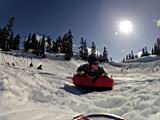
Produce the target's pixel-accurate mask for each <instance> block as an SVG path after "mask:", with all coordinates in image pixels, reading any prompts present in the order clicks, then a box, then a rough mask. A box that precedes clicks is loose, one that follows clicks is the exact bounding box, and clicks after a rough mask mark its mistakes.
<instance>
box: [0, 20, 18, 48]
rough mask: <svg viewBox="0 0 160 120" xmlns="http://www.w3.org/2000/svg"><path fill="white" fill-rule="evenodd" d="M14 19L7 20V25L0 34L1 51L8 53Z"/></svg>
mask: <svg viewBox="0 0 160 120" xmlns="http://www.w3.org/2000/svg"><path fill="white" fill-rule="evenodd" d="M14 21H15V18H14V17H11V18H10V19H9V20H8V24H7V25H6V26H5V27H4V28H3V29H2V30H1V32H0V47H1V48H2V50H5V51H8V50H9V49H10V44H9V43H10V38H11V35H12V33H13V30H12V27H13V24H14Z"/></svg>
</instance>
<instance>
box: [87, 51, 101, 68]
mask: <svg viewBox="0 0 160 120" xmlns="http://www.w3.org/2000/svg"><path fill="white" fill-rule="evenodd" d="M88 63H89V64H90V65H92V64H95V63H99V61H98V59H97V57H96V56H95V55H92V54H91V55H89V57H88Z"/></svg>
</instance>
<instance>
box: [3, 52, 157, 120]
mask: <svg viewBox="0 0 160 120" xmlns="http://www.w3.org/2000/svg"><path fill="white" fill-rule="evenodd" d="M17 54H19V56H18V55H17ZM4 57H5V59H7V60H12V61H13V62H14V63H15V66H12V65H11V64H10V65H6V64H3V65H0V68H1V69H0V119H2V120H11V119H12V120H21V119H23V120H28V119H29V120H44V119H45V120H53V119H54V120H70V119H71V118H72V117H73V116H76V115H79V114H81V113H93V112H94V113H95V112H98V113H100V112H102V113H113V114H116V115H120V116H122V117H124V118H126V119H128V120H159V118H160V97H159V96H160V87H159V86H160V79H159V78H160V74H159V71H158V70H157V71H154V72H153V71H152V70H155V69H156V68H159V64H160V62H159V60H156V61H155V62H148V63H143V62H141V63H140V62H139V63H137V62H134V63H110V64H103V66H104V67H105V68H106V70H107V71H108V72H109V74H110V75H113V79H114V80H115V86H114V88H113V90H112V91H103V92H92V93H87V94H81V93H80V94H78V95H77V94H74V92H70V91H71V90H75V89H70V91H69V90H68V91H67V89H65V86H66V85H68V86H70V87H68V88H73V86H72V84H71V80H70V77H71V76H72V75H73V73H74V72H75V71H76V68H77V67H78V66H79V65H80V64H82V63H84V62H82V61H77V60H73V59H72V60H71V61H63V60H54V59H52V58H54V57H51V58H49V59H48V58H45V59H40V58H35V59H33V67H32V68H30V67H29V64H30V57H29V56H28V55H26V56H21V53H16V55H13V54H11V53H10V54H4ZM32 57H33V56H32ZM39 64H42V65H43V70H37V69H36V67H37V66H38V65H39ZM127 68H128V70H127ZM123 69H124V70H123ZM122 70H123V71H122Z"/></svg>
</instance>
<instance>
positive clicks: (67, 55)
mask: <svg viewBox="0 0 160 120" xmlns="http://www.w3.org/2000/svg"><path fill="white" fill-rule="evenodd" d="M65 45H66V46H67V47H66V50H65V59H66V60H70V59H71V58H72V56H73V47H72V46H73V35H72V32H71V30H69V31H68V33H67V40H66V42H65Z"/></svg>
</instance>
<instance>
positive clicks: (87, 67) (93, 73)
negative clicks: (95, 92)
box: [77, 54, 108, 82]
mask: <svg viewBox="0 0 160 120" xmlns="http://www.w3.org/2000/svg"><path fill="white" fill-rule="evenodd" d="M77 73H78V74H86V75H88V76H90V77H94V78H95V79H94V80H95V81H96V80H97V79H98V77H100V76H101V75H104V76H108V74H107V73H106V72H105V71H104V69H103V68H102V67H100V66H99V61H98V59H97V57H96V56H95V55H93V54H91V55H90V56H89V57H88V64H84V65H81V66H80V67H79V68H78V69H77ZM95 81H93V82H95Z"/></svg>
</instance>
